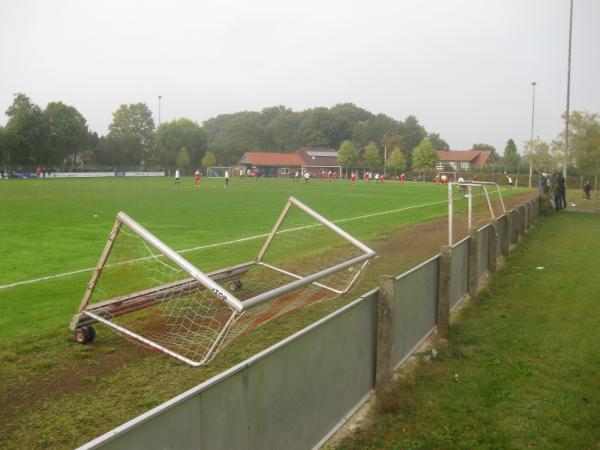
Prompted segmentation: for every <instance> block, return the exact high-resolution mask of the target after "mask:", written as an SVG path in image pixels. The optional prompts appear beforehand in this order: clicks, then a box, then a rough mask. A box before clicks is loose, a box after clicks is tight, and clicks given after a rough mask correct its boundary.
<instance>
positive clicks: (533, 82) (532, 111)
mask: <svg viewBox="0 0 600 450" xmlns="http://www.w3.org/2000/svg"><path fill="white" fill-rule="evenodd" d="M535 85H536V82H535V81H532V82H531V88H532V90H533V100H532V103H531V141H530V142H533V123H534V118H535ZM532 175H533V164H532V163H531V158H530V160H529V189H531V177H532Z"/></svg>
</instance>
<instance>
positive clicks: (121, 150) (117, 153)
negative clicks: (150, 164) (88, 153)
mask: <svg viewBox="0 0 600 450" xmlns="http://www.w3.org/2000/svg"><path fill="white" fill-rule="evenodd" d="M142 152H143V150H142V146H141V143H140V142H139V141H138V140H137V139H136V138H135V137H122V138H115V137H112V136H110V135H108V136H103V137H101V138H100V139H99V141H98V145H97V146H96V148H95V149H94V159H95V160H96V163H97V164H99V165H102V166H110V167H115V166H116V167H118V166H135V165H138V164H139V163H140V160H141V158H142Z"/></svg>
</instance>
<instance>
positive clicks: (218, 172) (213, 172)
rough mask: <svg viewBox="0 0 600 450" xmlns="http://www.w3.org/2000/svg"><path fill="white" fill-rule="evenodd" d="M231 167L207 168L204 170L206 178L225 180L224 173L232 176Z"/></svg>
mask: <svg viewBox="0 0 600 450" xmlns="http://www.w3.org/2000/svg"><path fill="white" fill-rule="evenodd" d="M232 170H233V169H232V168H231V167H209V168H207V169H206V176H207V177H208V178H225V172H229V176H230V177H231V176H233V172H232Z"/></svg>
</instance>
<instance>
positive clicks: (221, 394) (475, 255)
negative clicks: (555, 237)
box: [80, 198, 539, 450]
mask: <svg viewBox="0 0 600 450" xmlns="http://www.w3.org/2000/svg"><path fill="white" fill-rule="evenodd" d="M538 213H539V198H535V199H532V200H530V201H528V202H526V203H525V204H524V205H521V206H519V207H517V208H515V209H513V210H511V211H509V212H507V214H505V215H503V216H502V217H500V218H498V219H497V220H495V221H494V222H492V223H490V224H488V225H486V226H484V227H482V228H480V229H479V230H472V231H471V233H470V234H469V236H468V237H466V238H465V239H463V240H461V241H459V242H457V243H456V244H454V245H453V246H452V247H451V248H448V247H442V249H441V252H440V254H438V255H436V256H434V257H433V258H430V259H428V260H427V261H425V262H423V263H422V264H420V265H418V266H416V267H414V268H412V269H411V270H409V271H407V272H405V273H403V274H402V275H400V276H397V277H393V276H384V277H382V278H381V281H380V287H379V288H378V289H375V290H373V291H371V292H368V293H366V294H364V295H363V296H361V297H360V298H358V299H357V300H355V301H354V302H352V303H350V304H348V305H346V306H344V307H342V308H340V309H339V310H337V311H335V312H334V313H332V314H330V315H328V316H327V317H325V318H323V319H321V320H319V321H318V322H315V323H313V324H312V325H310V326H308V327H307V328H305V329H304V330H302V331H300V332H298V333H296V334H294V335H293V336H290V337H289V338H287V339H284V340H283V341H281V342H279V343H277V344H275V345H273V346H272V347H270V348H269V349H267V350H265V351H263V352H261V353H259V354H257V355H255V356H253V357H251V358H249V359H247V360H246V361H244V362H242V363H240V364H238V365H237V366H235V367H232V368H231V369H229V370H227V371H225V372H223V373H221V374H219V375H217V376H215V377H213V378H211V379H210V380H207V381H205V382H204V383H202V384H200V385H198V386H196V387H194V388H192V389H190V390H188V391H187V392H184V393H183V394H181V395H179V396H177V397H175V398H173V399H171V400H169V401H167V402H166V403H164V404H162V405H160V406H158V407H156V408H154V409H152V410H150V411H148V412H147V413H145V414H142V415H141V416H139V417H137V418H135V419H133V420H131V421H129V422H127V423H125V424H123V425H121V426H119V427H117V428H115V429H114V430H112V431H110V432H108V433H106V434H104V435H102V436H100V437H98V438H97V439H94V440H93V441H91V442H89V443H87V444H85V445H83V446H82V447H80V448H81V449H95V448H103V449H125V448H126V449H145V450H147V449H182V448H185V449H281V448H285V449H307V448H313V447H319V446H321V445H323V444H324V443H325V442H326V441H327V440H328V439H329V437H330V436H331V435H333V433H335V431H336V430H337V429H339V428H340V427H341V426H342V425H343V424H344V423H345V422H346V421H347V419H348V418H349V417H350V416H351V415H352V414H354V412H355V411H356V410H357V409H358V408H359V407H360V406H361V405H362V404H363V403H364V402H366V401H367V400H368V398H369V397H370V396H371V395H372V394H373V392H374V391H375V392H378V391H380V390H385V389H386V388H387V387H388V386H389V383H390V382H391V379H392V372H393V370H395V369H396V368H398V367H399V366H400V365H401V364H402V363H403V362H404V361H406V359H407V358H409V357H410V356H411V355H412V354H413V353H414V352H415V351H416V349H417V348H418V347H419V346H420V345H421V344H422V343H423V341H424V340H426V339H427V338H428V337H429V336H430V335H431V334H432V333H433V332H434V331H436V329H437V331H438V333H440V334H441V335H445V334H446V333H447V329H448V321H449V315H450V311H451V310H453V309H455V308H456V307H457V306H458V305H459V303H460V302H461V300H462V299H464V298H466V297H467V296H471V297H476V296H477V290H478V285H479V283H480V282H481V280H482V278H484V277H485V276H486V275H488V274H489V273H493V272H495V270H496V262H497V259H498V258H500V257H501V256H502V255H504V256H505V255H507V254H508V251H509V250H510V245H511V243H512V244H516V243H518V242H519V240H520V239H523V237H524V236H525V234H526V232H527V230H528V229H529V228H530V227H531V226H532V225H533V224H534V223H535V222H536V221H537V217H538Z"/></svg>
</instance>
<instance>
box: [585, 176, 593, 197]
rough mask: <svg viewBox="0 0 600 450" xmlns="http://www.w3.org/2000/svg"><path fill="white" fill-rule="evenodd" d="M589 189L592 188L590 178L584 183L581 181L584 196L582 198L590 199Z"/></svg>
mask: <svg viewBox="0 0 600 450" xmlns="http://www.w3.org/2000/svg"><path fill="white" fill-rule="evenodd" d="M591 190H592V183H590V180H587V181H586V182H585V183H583V198H584V200H589V199H590V191H591Z"/></svg>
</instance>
